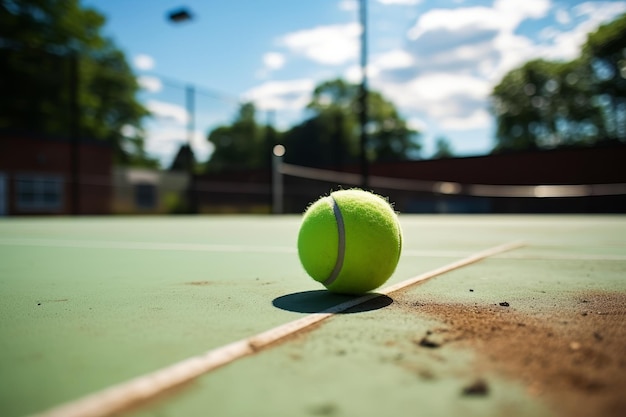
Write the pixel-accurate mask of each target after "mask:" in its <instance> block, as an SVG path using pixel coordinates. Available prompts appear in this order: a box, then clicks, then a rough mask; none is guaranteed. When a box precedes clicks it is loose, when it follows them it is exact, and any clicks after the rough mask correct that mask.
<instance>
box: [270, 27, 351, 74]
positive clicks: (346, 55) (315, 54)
mask: <svg viewBox="0 0 626 417" xmlns="http://www.w3.org/2000/svg"><path fill="white" fill-rule="evenodd" d="M360 34H361V26H360V25H359V24H358V23H348V24H338V25H329V26H318V27H316V28H313V29H305V30H300V31H297V32H292V33H288V34H287V35H285V36H283V37H282V38H281V39H280V40H279V44H280V45H282V46H285V47H286V48H288V49H289V50H290V51H291V52H294V53H296V54H299V55H303V56H305V57H307V58H308V59H311V60H313V61H315V62H317V63H319V64H324V65H341V64H345V63H347V62H349V61H351V60H354V59H355V58H356V57H357V55H358V51H359V39H358V38H359V35H360Z"/></svg>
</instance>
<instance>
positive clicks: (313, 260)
mask: <svg viewBox="0 0 626 417" xmlns="http://www.w3.org/2000/svg"><path fill="white" fill-rule="evenodd" d="M401 249H402V231H401V229H400V223H399V222H398V217H397V216H396V213H395V211H394V210H393V208H392V207H391V206H390V205H389V203H388V202H387V200H386V199H384V198H383V197H381V196H378V195H376V194H372V193H370V192H367V191H363V190H359V189H351V190H341V191H335V192H333V193H331V194H330V195H329V196H326V197H322V198H320V199H319V200H317V201H316V202H315V203H313V204H311V206H309V208H308V209H307V210H306V211H305V213H304V215H303V219H302V224H301V226H300V232H299V233H298V256H299V257H300V262H301V263H302V266H303V267H304V269H305V270H306V272H307V273H308V274H309V275H310V276H311V277H312V278H313V279H314V280H316V281H318V282H320V283H322V284H323V285H324V286H325V287H326V288H328V290H329V291H332V292H336V293H344V294H362V293H365V292H368V291H371V290H373V289H375V288H378V287H380V286H381V285H383V284H384V283H385V282H386V281H387V280H388V279H389V277H390V276H391V274H393V271H394V270H395V269H396V265H397V264H398V259H399V257H400V251H401Z"/></svg>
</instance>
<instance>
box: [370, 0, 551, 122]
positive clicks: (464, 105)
mask: <svg viewBox="0 0 626 417" xmlns="http://www.w3.org/2000/svg"><path fill="white" fill-rule="evenodd" d="M549 11H550V2H549V0H525V1H524V2H512V1H506V0H496V1H495V2H494V5H493V7H491V8H490V7H482V6H472V7H459V8H454V9H432V10H429V11H428V12H426V13H424V14H422V15H421V16H420V17H419V18H418V19H417V21H416V22H415V25H414V26H413V27H412V28H411V29H410V30H409V31H408V32H407V38H408V44H407V47H406V50H405V51H401V52H404V54H402V53H399V52H395V53H394V54H390V55H388V56H380V57H379V60H376V59H375V60H373V65H372V66H373V68H372V71H371V72H368V74H369V75H370V76H372V78H373V81H372V84H374V85H375V86H377V87H378V88H379V89H381V90H383V91H384V92H385V93H386V94H387V95H388V96H389V97H390V98H391V99H392V100H393V101H394V102H396V103H398V104H399V105H400V106H401V107H402V108H404V109H405V111H406V110H408V111H409V112H412V114H416V113H417V114H422V115H424V116H425V117H427V118H428V119H430V120H431V121H434V122H436V123H437V125H438V127H439V128H442V129H448V130H464V129H478V128H487V127H488V126H489V125H490V123H491V121H492V118H491V116H490V115H489V112H488V111H487V98H488V96H489V93H490V92H491V88H492V86H493V84H494V83H495V82H497V80H499V78H500V77H501V76H502V75H504V73H506V72H507V71H509V70H510V69H511V68H513V67H515V66H517V65H519V64H521V63H522V62H524V61H526V60H527V59H529V58H530V57H531V56H532V54H533V53H534V52H535V48H534V45H533V43H532V42H531V40H530V39H528V38H526V37H524V36H521V35H519V34H517V33H516V29H517V27H518V26H519V24H520V23H521V22H522V21H524V20H526V19H535V18H541V17H544V16H546V15H547V14H548V13H549Z"/></svg>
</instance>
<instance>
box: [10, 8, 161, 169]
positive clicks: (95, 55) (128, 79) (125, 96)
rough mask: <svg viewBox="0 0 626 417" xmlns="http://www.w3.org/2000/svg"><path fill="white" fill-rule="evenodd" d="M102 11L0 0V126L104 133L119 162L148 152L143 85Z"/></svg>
mask: <svg viewBox="0 0 626 417" xmlns="http://www.w3.org/2000/svg"><path fill="white" fill-rule="evenodd" d="M104 23H105V18H104V16H102V15H101V14H100V13H98V12H97V11H95V10H93V9H90V8H85V7H82V6H81V4H80V2H79V0H20V1H16V0H3V1H2V2H0V59H1V62H0V63H1V64H2V65H1V67H2V77H0V78H1V79H2V80H1V81H0V82H1V83H2V85H1V86H2V90H3V94H2V98H0V128H4V129H20V130H29V131H35V132H37V133H44V134H48V135H59V136H70V135H72V134H74V135H78V136H80V137H88V138H92V139H99V140H103V141H107V142H108V143H110V144H111V145H112V147H113V150H114V154H115V157H116V161H117V162H118V163H121V164H131V165H148V166H154V165H155V164H156V162H155V161H154V160H152V159H150V158H148V157H147V155H146V153H145V151H144V149H143V144H144V137H143V131H142V129H141V121H142V119H143V118H144V117H146V116H147V115H148V111H147V110H146V109H145V108H144V107H143V106H142V105H141V104H140V103H139V102H138V101H137V99H136V94H137V93H138V92H139V86H138V84H137V81H136V79H135V76H134V74H133V73H132V71H131V69H130V67H129V66H128V64H127V62H126V58H125V56H124V54H123V53H122V52H121V51H120V50H119V49H118V48H117V47H116V46H115V44H114V43H113V42H112V41H111V40H109V39H106V38H104V37H103V36H102V35H101V33H100V32H101V29H102V27H103V25H104Z"/></svg>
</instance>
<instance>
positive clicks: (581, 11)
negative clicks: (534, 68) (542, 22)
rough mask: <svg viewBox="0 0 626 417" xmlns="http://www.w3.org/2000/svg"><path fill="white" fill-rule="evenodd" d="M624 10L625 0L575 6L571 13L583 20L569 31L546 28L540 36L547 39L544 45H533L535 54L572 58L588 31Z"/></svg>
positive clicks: (552, 57) (551, 57) (556, 57)
mask: <svg viewBox="0 0 626 417" xmlns="http://www.w3.org/2000/svg"><path fill="white" fill-rule="evenodd" d="M624 12H626V2H623V1H622V2H587V3H582V4H580V5H578V6H576V7H575V8H574V9H573V14H574V15H575V16H578V17H579V18H580V17H582V18H583V20H582V21H581V22H580V23H579V24H578V25H577V26H576V27H574V29H572V30H570V31H559V30H557V29H555V28H546V29H545V30H544V31H543V32H542V34H541V35H542V37H543V38H544V39H546V40H547V41H548V43H546V44H545V45H537V46H535V53H534V55H536V56H541V57H543V58H546V59H563V60H569V59H573V58H575V57H576V56H578V54H579V53H580V49H581V47H582V46H583V44H584V43H585V42H586V41H587V35H588V34H589V32H593V31H595V30H596V29H597V27H598V26H599V25H601V24H603V23H606V22H608V21H611V20H613V19H614V18H615V17H617V16H618V15H620V14H622V13H624Z"/></svg>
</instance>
